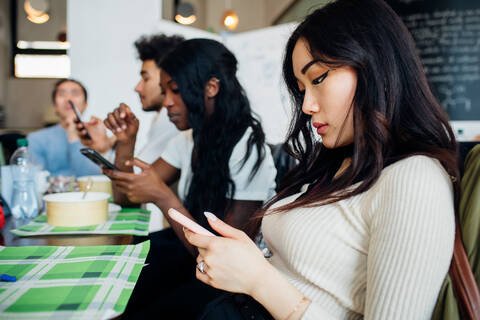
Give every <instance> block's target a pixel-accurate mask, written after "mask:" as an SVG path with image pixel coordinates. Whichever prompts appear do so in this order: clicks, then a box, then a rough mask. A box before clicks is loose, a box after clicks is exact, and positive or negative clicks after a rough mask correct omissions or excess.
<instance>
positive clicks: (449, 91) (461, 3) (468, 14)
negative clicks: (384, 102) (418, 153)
mask: <svg viewBox="0 0 480 320" xmlns="http://www.w3.org/2000/svg"><path fill="white" fill-rule="evenodd" d="M386 2H387V3H388V4H390V6H391V7H392V8H393V9H394V10H395V12H397V14H398V15H399V16H400V17H401V18H402V20H403V21H404V23H405V24H406V26H407V28H408V29H409V30H410V33H411V34H412V36H413V38H414V40H415V43H416V45H417V48H418V51H419V54H420V57H421V59H422V62H423V66H424V69H425V72H426V74H427V76H428V79H429V81H430V86H431V88H432V91H433V93H434V94H435V96H436V97H437V98H438V100H439V101H440V103H441V104H442V106H443V107H444V108H445V109H446V110H447V112H448V114H449V115H450V118H451V120H480V0H387V1H386Z"/></svg>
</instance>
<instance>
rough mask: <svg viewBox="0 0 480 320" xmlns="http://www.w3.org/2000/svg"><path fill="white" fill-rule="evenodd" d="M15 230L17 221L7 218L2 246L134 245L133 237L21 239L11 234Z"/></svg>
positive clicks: (3, 230)
mask: <svg viewBox="0 0 480 320" xmlns="http://www.w3.org/2000/svg"><path fill="white" fill-rule="evenodd" d="M12 229H15V219H13V217H12V216H8V217H6V218H5V226H4V227H3V229H2V230H0V245H2V246H7V247H11V246H14V247H18V246H98V245H127V244H132V242H133V236H131V235H75V236H72V235H63V236H62V235H55V236H31V237H19V236H16V235H14V234H13V233H11V232H10V230H12Z"/></svg>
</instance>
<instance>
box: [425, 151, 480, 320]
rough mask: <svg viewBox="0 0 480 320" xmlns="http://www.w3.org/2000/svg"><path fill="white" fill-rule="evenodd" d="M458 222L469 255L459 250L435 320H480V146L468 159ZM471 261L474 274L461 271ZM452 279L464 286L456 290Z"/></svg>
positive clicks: (439, 301)
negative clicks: (462, 263) (462, 261)
mask: <svg viewBox="0 0 480 320" xmlns="http://www.w3.org/2000/svg"><path fill="white" fill-rule="evenodd" d="M458 219H459V221H458V227H459V228H460V230H461V240H462V242H463V246H464V248H465V251H464V252H463V251H462V250H459V251H457V250H458V249H459V248H458V247H455V251H456V252H460V254H455V255H454V258H453V260H452V265H451V267H450V272H449V274H448V275H447V277H446V278H445V281H444V283H443V286H442V289H441V290H440V294H439V298H438V301H437V305H436V306H435V310H434V313H433V315H432V319H435V320H440V319H445V320H447V319H448V320H457V319H459V320H460V319H469V318H470V319H480V303H479V302H480V291H479V290H478V287H479V286H480V145H475V146H473V148H472V149H471V150H470V151H469V152H468V155H467V157H466V161H465V172H464V175H463V177H462V194H461V198H460V205H459V217H458ZM456 245H457V243H456ZM460 249H461V248H460ZM467 258H468V263H469V264H470V267H471V269H472V273H469V272H465V270H462V269H461V265H460V262H461V260H462V259H465V260H466V259H467ZM452 277H455V279H456V281H455V282H456V283H457V284H461V285H460V286H454V282H453V281H452ZM468 314H473V315H476V317H477V318H472V317H469V316H468Z"/></svg>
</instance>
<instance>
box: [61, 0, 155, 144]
mask: <svg viewBox="0 0 480 320" xmlns="http://www.w3.org/2000/svg"><path fill="white" fill-rule="evenodd" d="M93 7H94V8H95V10H92V8H93ZM161 11H162V6H161V0H142V1H131V0H102V1H97V0H68V3H67V21H68V39H69V41H70V42H71V48H70V50H69V56H70V58H71V67H72V77H73V78H76V79H78V80H80V81H82V82H83V83H84V84H85V85H86V87H87V89H88V91H89V107H88V109H87V112H86V113H85V117H86V118H87V119H88V118H89V116H90V115H92V114H93V115H96V116H98V117H100V118H102V119H103V118H104V117H105V116H106V115H107V113H108V112H109V111H111V110H113V109H114V108H116V107H117V106H118V104H119V103H120V102H124V103H126V104H127V105H129V106H130V107H131V108H132V109H133V111H134V112H135V114H137V116H138V118H139V119H140V133H139V135H140V136H141V137H143V136H144V135H145V133H146V131H147V130H148V127H149V125H150V122H151V118H152V117H153V116H154V113H152V112H150V113H146V112H142V111H141V104H140V101H139V98H138V95H137V94H136V93H135V92H134V88H135V86H136V84H137V82H138V80H139V79H140V75H139V72H140V66H141V61H140V60H139V59H137V52H136V49H135V47H134V45H133V43H134V42H135V40H137V39H138V38H139V37H140V36H141V35H145V34H152V33H155V32H158V30H157V29H156V24H157V23H158V21H159V20H160V17H161ZM141 144H142V141H139V143H138V144H137V145H139V146H141Z"/></svg>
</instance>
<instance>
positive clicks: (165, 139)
mask: <svg viewBox="0 0 480 320" xmlns="http://www.w3.org/2000/svg"><path fill="white" fill-rule="evenodd" d="M178 133H179V131H178V129H177V127H175V125H174V124H173V123H172V122H170V120H169V118H168V115H167V110H166V108H161V109H160V110H159V111H158V112H157V114H156V115H155V117H154V118H153V119H152V124H151V126H150V129H149V131H148V134H147V140H146V141H147V142H146V143H145V145H144V146H143V147H142V148H141V149H140V151H139V152H138V153H137V155H136V157H137V158H139V159H141V160H143V161H145V162H147V163H149V164H152V163H153V162H155V160H157V159H158V158H160V156H161V155H162V153H163V151H164V150H165V149H166V147H167V145H168V143H169V142H170V140H172V138H174V137H175V136H177V135H178ZM140 171H141V170H140V168H138V167H134V172H135V173H139V172H140ZM142 207H143V208H145V209H147V210H150V224H149V227H148V230H149V232H155V231H158V230H161V229H162V228H163V219H162V217H163V215H162V212H161V211H160V209H159V208H158V207H157V206H156V205H155V204H153V203H146V204H144V205H142Z"/></svg>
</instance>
